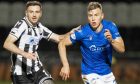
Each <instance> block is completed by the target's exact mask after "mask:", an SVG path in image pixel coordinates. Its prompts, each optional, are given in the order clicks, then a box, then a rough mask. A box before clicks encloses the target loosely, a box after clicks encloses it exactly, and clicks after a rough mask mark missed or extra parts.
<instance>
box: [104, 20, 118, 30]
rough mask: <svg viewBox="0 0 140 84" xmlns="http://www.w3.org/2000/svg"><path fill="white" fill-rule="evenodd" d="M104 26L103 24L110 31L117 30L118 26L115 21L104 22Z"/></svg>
mask: <svg viewBox="0 0 140 84" xmlns="http://www.w3.org/2000/svg"><path fill="white" fill-rule="evenodd" d="M102 24H103V26H105V27H106V28H109V29H112V28H117V25H116V24H115V23H114V22H113V21H108V20H103V21H102Z"/></svg>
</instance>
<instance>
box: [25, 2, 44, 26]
mask: <svg viewBox="0 0 140 84" xmlns="http://www.w3.org/2000/svg"><path fill="white" fill-rule="evenodd" d="M25 14H26V17H27V18H28V20H29V21H30V22H31V23H32V24H33V25H34V24H36V23H37V22H38V21H39V19H40V17H41V16H42V5H41V3H40V2H39V1H28V2H27V3H26V7H25Z"/></svg>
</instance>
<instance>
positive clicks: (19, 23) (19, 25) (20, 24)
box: [14, 19, 28, 28]
mask: <svg viewBox="0 0 140 84" xmlns="http://www.w3.org/2000/svg"><path fill="white" fill-rule="evenodd" d="M26 27H28V25H27V24H26V22H25V21H24V20H23V19H22V20H19V21H17V22H16V24H15V25H14V28H26Z"/></svg>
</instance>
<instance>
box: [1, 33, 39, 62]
mask: <svg viewBox="0 0 140 84" xmlns="http://www.w3.org/2000/svg"><path fill="white" fill-rule="evenodd" d="M16 40H17V38H16V37H15V36H13V35H10V34H9V36H8V37H7V38H6V40H5V42H4V45H3V47H4V48H5V49H7V50H9V51H11V52H13V53H16V54H19V55H22V56H23V57H26V58H28V59H33V60H35V59H36V57H35V54H33V53H27V52H24V51H23V50H21V49H19V48H18V47H17V46H16V45H15V44H14V42H15V41H16Z"/></svg>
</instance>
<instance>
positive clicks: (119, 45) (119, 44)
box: [105, 30, 125, 53]
mask: <svg viewBox="0 0 140 84" xmlns="http://www.w3.org/2000/svg"><path fill="white" fill-rule="evenodd" d="M105 37H106V38H107V39H108V40H109V41H110V43H111V45H112V46H113V48H114V49H115V50H116V51H117V52H119V53H124V52H125V46H124V41H123V39H122V38H121V37H117V38H116V39H113V38H112V35H111V33H110V31H109V30H106V31H105Z"/></svg>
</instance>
